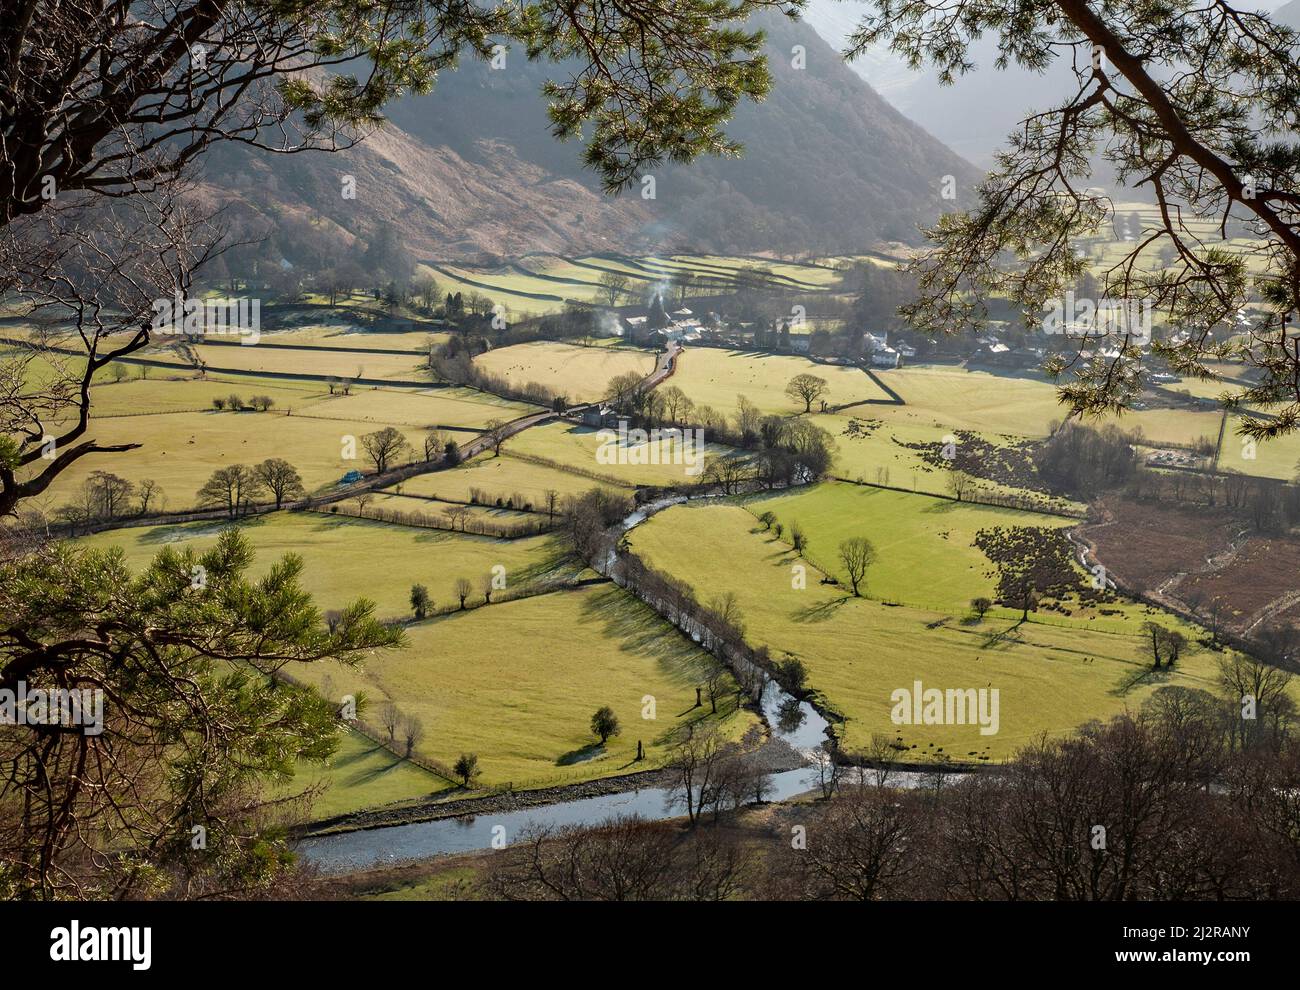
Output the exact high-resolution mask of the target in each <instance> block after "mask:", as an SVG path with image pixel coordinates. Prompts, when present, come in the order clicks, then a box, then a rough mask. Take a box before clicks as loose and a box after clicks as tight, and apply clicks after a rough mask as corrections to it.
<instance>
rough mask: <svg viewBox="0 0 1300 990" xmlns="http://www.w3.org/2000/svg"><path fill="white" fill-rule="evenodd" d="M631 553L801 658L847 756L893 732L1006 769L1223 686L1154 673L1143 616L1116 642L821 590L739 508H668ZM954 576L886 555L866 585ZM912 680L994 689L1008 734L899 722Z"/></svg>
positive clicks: (1038, 624) (1194, 667)
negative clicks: (1043, 750) (1174, 699)
mask: <svg viewBox="0 0 1300 990" xmlns="http://www.w3.org/2000/svg"><path fill="white" fill-rule="evenodd" d="M809 522H811V523H813V526H812V528H811V532H812V539H813V551H814V554H815V553H816V550H817V547H818V541H819V540H821V545H822V546H823V547H824V546H826V545H827V544H828V543H829V542H830V538H829V537H823V536H822V535H820V530H819V529H818V525H817V523H818V521H817V520H815V519H814V520H809ZM631 543H632V547H633V549H634V550H635V551H636V552H638V553H640V554H642V555H643V556H644V557H646V558H647V560H649V561H650V562H651V563H652V564H653V565H654V566H656V567H658V568H660V569H662V570H665V571H669V572H671V573H673V574H675V575H676V576H677V577H679V578H681V579H682V580H684V581H686V582H687V583H688V584H690V585H692V586H694V587H695V589H696V590H697V593H699V594H700V595H702V596H704V597H706V598H707V597H709V596H716V595H719V594H725V593H728V592H731V593H734V594H735V595H736V597H737V600H738V604H739V607H740V610H741V613H742V616H743V618H744V621H745V623H746V627H747V638H748V639H749V640H750V641H751V642H753V643H755V644H764V645H766V646H768V648H769V649H770V650H771V652H772V656H773V658H774V659H775V660H781V659H783V658H786V657H797V658H799V659H800V660H801V661H803V663H804V664H805V666H806V667H807V669H808V683H809V686H810V687H811V688H812V689H814V690H815V691H816V692H817V694H818V695H819V697H820V698H821V699H822V701H823V702H824V703H825V704H826V705H827V706H829V707H830V708H831V709H832V710H834V711H835V712H837V713H839V714H840V715H841V716H843V718H844V719H845V721H844V723H843V724H842V726H841V729H840V732H841V734H842V743H843V745H844V746H845V747H846V748H848V749H849V750H855V749H863V748H865V747H866V746H867V745H868V744H869V742H870V740H871V737H872V735H873V734H874V733H885V734H887V735H888V736H889V737H890V738H891V739H898V740H899V741H900V742H901V744H902V745H904V746H906V747H907V748H908V752H909V754H910V758H912V759H915V760H923V761H924V760H933V759H936V758H942V757H944V756H947V757H950V758H953V759H959V760H973V759H981V758H987V759H989V760H1001V759H1005V758H1007V757H1009V756H1011V755H1012V754H1013V753H1014V752H1015V750H1016V749H1017V748H1018V747H1020V746H1023V745H1025V744H1026V743H1028V742H1030V741H1031V740H1032V739H1034V738H1035V737H1036V736H1037V735H1039V734H1040V733H1043V732H1047V733H1049V734H1053V735H1058V736H1060V735H1066V734H1069V733H1070V732H1072V731H1074V730H1075V729H1076V728H1077V727H1078V726H1079V725H1081V724H1083V723H1084V722H1087V721H1089V720H1091V719H1098V718H1101V719H1104V718H1108V717H1110V716H1112V715H1117V714H1119V713H1121V712H1123V711H1125V710H1127V709H1135V708H1137V707H1139V706H1140V705H1141V703H1142V701H1143V700H1144V699H1145V698H1146V697H1148V696H1149V695H1150V694H1151V692H1152V691H1154V690H1155V689H1156V688H1157V687H1160V686H1162V685H1165V684H1181V685H1185V686H1188V687H1197V688H1203V689H1206V690H1213V689H1214V677H1215V673H1216V669H1217V668H1216V663H1215V656H1214V655H1213V654H1211V653H1208V652H1206V651H1199V650H1197V651H1192V652H1190V653H1186V654H1185V655H1184V658H1183V659H1182V660H1180V661H1179V664H1178V666H1177V667H1176V668H1175V669H1174V670H1172V671H1170V670H1167V669H1162V670H1161V671H1159V672H1155V671H1152V669H1151V663H1150V660H1149V659H1148V657H1147V655H1146V653H1145V652H1144V640H1143V637H1142V636H1141V635H1140V633H1139V630H1138V627H1139V625H1140V623H1139V621H1138V619H1139V614H1136V613H1135V614H1131V615H1129V616H1126V617H1125V621H1126V622H1128V623H1131V632H1128V633H1122V632H1115V631H1112V629H1113V627H1114V623H1107V625H1106V627H1105V628H1104V629H1103V628H1102V627H1101V626H1096V627H1094V626H1092V625H1090V624H1089V622H1088V620H1080V621H1070V620H1064V619H1060V618H1057V617H1056V616H1054V615H1053V617H1052V618H1050V619H1045V618H1044V617H1041V616H1036V615H1035V616H1031V620H1030V621H1029V622H1027V623H1021V622H1019V621H1018V619H1019V615H1018V614H1016V615H1010V614H1007V613H1005V612H1004V611H1002V610H997V611H995V612H992V613H990V614H989V615H988V616H986V617H985V619H984V620H983V621H974V620H972V619H971V618H970V617H969V616H968V614H967V611H968V610H967V609H965V608H953V609H920V608H910V607H906V606H891V605H887V604H884V603H882V602H879V601H873V600H870V599H854V598H852V597H851V596H850V595H848V594H847V593H846V592H845V591H844V590H841V589H839V588H835V587H833V586H828V585H822V584H820V583H819V582H818V580H817V577H816V572H815V570H814V568H813V567H811V566H808V564H809V562H807V561H801V559H800V558H799V557H798V556H796V555H795V554H794V552H793V551H792V549H791V548H790V546H789V545H788V544H787V543H784V542H780V541H778V540H777V539H776V538H775V537H774V536H773V535H772V534H769V533H764V532H763V531H762V529H761V527H760V526H758V525H757V523H756V521H755V519H754V516H753V515H752V514H751V513H750V512H749V511H746V509H745V508H743V507H741V506H739V505H722V506H701V505H694V506H679V507H676V508H672V509H669V510H667V511H665V512H662V513H660V514H658V515H656V516H655V517H654V518H652V519H651V520H650V521H649V522H648V523H646V524H645V525H644V526H642V527H640V528H638V529H637V530H635V531H633V533H632V534H631ZM882 543H883V541H882ZM908 549H909V550H911V549H912V548H911V547H909V548H908ZM799 563H803V564H805V566H806V567H808V572H807V573H808V581H807V586H806V587H805V588H802V589H796V588H795V587H794V582H793V581H792V576H793V570H792V569H793V566H794V565H796V564H799ZM944 566H945V565H941V566H940V572H939V573H936V571H935V569H934V568H932V567H931V568H927V567H910V568H909V567H908V566H907V564H906V563H905V562H904V563H902V564H897V563H887V562H886V555H885V553H884V551H883V548H882V555H881V561H880V563H879V564H878V565H876V567H875V568H873V571H872V572H869V574H868V580H869V582H870V581H871V580H872V578H871V575H872V574H873V573H878V574H879V575H880V580H881V581H882V582H889V583H890V584H892V585H894V586H896V587H898V588H899V589H900V590H901V591H902V592H904V593H906V594H907V595H908V596H909V597H914V598H925V597H931V596H933V591H932V588H933V587H934V586H935V584H936V582H942V581H943V580H944V578H943V576H942V570H943V569H944ZM909 575H910V576H909ZM967 581H969V582H972V583H974V582H975V574H974V572H973V571H972V570H970V569H969V568H968V567H962V568H960V569H959V574H958V576H956V577H954V578H953V579H952V584H951V585H950V587H951V588H952V591H951V593H952V594H956V590H957V586H958V585H960V584H961V583H962V582H967ZM1159 617H1160V618H1161V619H1162V621H1165V622H1166V624H1169V625H1176V624H1177V623H1176V622H1173V621H1172V620H1170V619H1169V617H1167V616H1163V615H1162V616H1159ZM916 680H920V681H922V682H923V684H924V685H925V686H926V687H939V688H967V687H970V688H985V687H996V688H998V689H999V691H1000V699H1001V701H1000V705H1001V709H1000V727H999V731H998V733H997V734H995V735H982V734H981V733H980V732H979V727H978V726H972V725H948V726H898V725H895V724H893V723H892V721H891V719H890V711H891V708H892V703H891V699H890V695H891V693H892V692H893V691H894V690H895V689H899V688H907V689H911V688H912V685H913V683H914V681H916Z"/></svg>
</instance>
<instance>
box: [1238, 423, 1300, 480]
mask: <svg viewBox="0 0 1300 990" xmlns="http://www.w3.org/2000/svg"><path fill="white" fill-rule="evenodd" d="M1240 426H1241V417H1240V416H1229V417H1228V428H1227V429H1226V430H1224V431H1223V442H1222V444H1220V446H1219V463H1218V468H1219V470H1220V471H1240V472H1241V473H1242V474H1250V475H1255V476H1256V477H1260V478H1281V479H1282V480H1284V481H1291V480H1292V479H1293V478H1295V477H1296V475H1297V474H1300V434H1295V433H1292V434H1289V435H1287V436H1281V437H1274V438H1273V439H1271V440H1259V441H1256V442H1255V443H1254V444H1253V446H1252V445H1251V444H1248V443H1247V442H1246V441H1247V438H1246V437H1243V436H1242V435H1241V434H1240V433H1239V432H1238V430H1239V428H1240ZM1252 452H1253V453H1254V457H1251V456H1250V454H1251V453H1252Z"/></svg>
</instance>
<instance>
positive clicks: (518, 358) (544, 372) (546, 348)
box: [474, 341, 655, 402]
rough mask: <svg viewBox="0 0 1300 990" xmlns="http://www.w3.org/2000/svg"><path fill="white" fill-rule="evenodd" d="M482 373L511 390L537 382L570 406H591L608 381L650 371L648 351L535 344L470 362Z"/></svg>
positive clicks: (494, 352) (602, 394)
mask: <svg viewBox="0 0 1300 990" xmlns="http://www.w3.org/2000/svg"><path fill="white" fill-rule="evenodd" d="M474 363H475V364H477V365H478V366H479V367H480V368H482V369H483V370H484V371H487V372H490V373H491V374H494V375H500V376H501V377H503V378H505V379H506V380H507V381H509V382H510V384H511V385H512V386H515V387H519V386H523V385H526V384H528V383H529V382H541V383H542V384H544V385H546V386H548V387H549V388H551V389H553V390H555V391H557V392H561V393H563V394H564V395H567V396H568V398H569V401H570V402H595V401H596V400H598V399H602V398H604V397H605V395H606V392H607V388H606V386H607V385H608V384H609V381H610V379H611V378H614V377H616V376H618V375H622V374H625V373H627V372H629V371H635V372H636V373H637V374H639V375H648V374H650V372H652V371H653V370H654V366H655V357H654V354H652V353H651V352H650V351H643V350H636V349H633V348H625V347H617V348H615V347H580V346H577V345H575V344H560V343H552V342H549V341H545V342H543V341H539V342H535V343H529V344H515V345H514V346H513V347H500V348H496V349H495V350H491V351H488V352H487V353H485V354H480V355H479V356H478V357H476V358H475V359H474Z"/></svg>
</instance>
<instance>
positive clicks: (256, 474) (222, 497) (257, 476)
mask: <svg viewBox="0 0 1300 990" xmlns="http://www.w3.org/2000/svg"><path fill="white" fill-rule="evenodd" d="M306 494H307V492H306V489H305V488H304V487H303V483H302V476H301V475H299V474H298V469H297V468H296V467H294V466H293V465H292V464H290V463H289V462H288V461H286V460H285V459H284V458H282V457H268V458H267V459H266V460H264V461H262V462H261V463H260V464H256V465H254V466H252V467H249V466H248V465H246V464H231V465H230V466H229V467H223V468H217V469H216V470H215V471H213V472H212V476H211V477H210V478H208V480H207V481H206V482H204V484H203V487H202V488H200V489H199V490H198V496H197V497H198V503H199V505H200V506H201V507H203V508H221V509H225V510H226V513H227V514H228V515H229V516H230V518H232V519H234V518H235V517H237V516H239V515H247V514H248V513H249V512H250V511H251V510H252V507H253V504H254V502H255V500H256V499H258V498H260V497H262V496H263V495H270V496H271V497H272V498H273V499H274V500H275V507H276V508H277V509H279V508H280V507H281V506H283V505H284V503H285V501H287V500H291V499H296V498H302V497H303V496H305V495H306Z"/></svg>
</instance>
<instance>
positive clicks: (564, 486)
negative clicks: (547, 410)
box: [401, 427, 631, 509]
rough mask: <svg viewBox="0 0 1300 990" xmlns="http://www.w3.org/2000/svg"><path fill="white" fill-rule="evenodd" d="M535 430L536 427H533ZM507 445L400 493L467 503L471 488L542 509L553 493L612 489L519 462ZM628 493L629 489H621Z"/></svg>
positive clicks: (425, 477)
mask: <svg viewBox="0 0 1300 990" xmlns="http://www.w3.org/2000/svg"><path fill="white" fill-rule="evenodd" d="M534 429H536V427H534ZM518 442H519V441H518V440H515V441H511V443H510V444H507V447H506V451H505V453H504V454H503V456H501V457H493V456H492V455H491V454H485V455H482V456H480V457H476V458H474V460H472V461H469V462H467V463H465V464H462V465H461V466H460V467H457V468H453V469H451V470H450V471H438V472H435V473H433V474H423V475H418V476H417V477H414V478H412V479H411V480H410V481H406V482H403V483H402V486H401V490H402V492H403V493H405V494H408V495H426V496H431V497H434V496H441V497H443V498H451V499H455V500H457V501H462V502H464V501H468V500H469V496H470V489H471V488H478V489H480V490H481V491H484V492H488V493H489V494H491V495H492V496H493V497H494V498H495V497H496V496H503V497H504V496H514V495H522V496H524V497H525V498H526V499H527V500H528V501H531V503H532V504H533V507H534V508H538V509H540V508H542V507H543V506H544V505H545V503H546V493H547V492H548V491H556V492H559V493H560V496H561V497H562V498H563V497H564V496H567V495H581V494H582V493H583V492H586V491H589V490H590V489H592V488H596V487H602V488H612V487H615V486H613V485H611V484H610V483H608V482H603V483H602V482H598V481H594V480H592V479H590V478H584V477H582V476H581V475H577V474H572V473H570V472H567V471H559V470H556V469H555V468H551V467H546V466H545V465H541V464H533V463H530V462H528V461H521V460H519V459H518V458H516V457H511V456H510V452H509V451H510V446H511V445H512V444H517V443H518ZM620 490H623V491H627V492H629V493H630V491H631V490H630V489H620Z"/></svg>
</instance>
